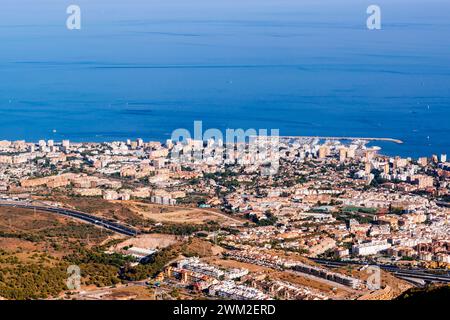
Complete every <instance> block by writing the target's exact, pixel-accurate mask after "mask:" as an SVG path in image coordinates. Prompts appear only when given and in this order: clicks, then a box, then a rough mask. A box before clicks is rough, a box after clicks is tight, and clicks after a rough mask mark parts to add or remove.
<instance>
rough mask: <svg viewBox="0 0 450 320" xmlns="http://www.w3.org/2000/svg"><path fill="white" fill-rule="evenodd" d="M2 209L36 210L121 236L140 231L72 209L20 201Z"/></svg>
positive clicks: (1, 203)
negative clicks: (75, 220) (78, 220)
mask: <svg viewBox="0 0 450 320" xmlns="http://www.w3.org/2000/svg"><path fill="white" fill-rule="evenodd" d="M0 207H12V208H23V209H31V210H34V209H36V210H38V211H45V212H51V213H57V214H60V215H64V216H69V217H72V218H76V219H80V220H83V221H85V222H88V223H91V224H94V225H96V226H99V227H103V228H105V229H108V230H111V231H113V232H116V233H120V234H123V235H126V236H136V235H137V234H139V231H137V230H136V229H134V228H131V227H128V226H125V225H123V224H120V223H118V222H114V221H110V220H107V219H105V218H100V217H96V216H93V215H91V214H89V213H85V212H81V211H77V210H72V209H66V208H60V207H53V206H48V205H34V204H32V203H28V202H20V201H0Z"/></svg>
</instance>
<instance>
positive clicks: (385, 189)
mask: <svg viewBox="0 0 450 320" xmlns="http://www.w3.org/2000/svg"><path fill="white" fill-rule="evenodd" d="M260 142H261V141H260ZM266 142H267V141H266ZM249 144H250V143H249V142H239V143H237V142H236V143H234V144H233V145H232V146H231V148H230V145H228V146H226V147H225V146H224V145H223V144H222V143H219V142H217V141H215V140H213V139H210V140H208V141H200V140H191V139H187V140H186V141H182V142H179V141H171V140H168V141H166V142H165V143H161V142H145V141H143V140H142V139H137V140H135V141H134V140H133V141H130V140H128V141H123V142H104V143H74V142H71V141H68V140H63V141H58V142H56V141H52V140H48V141H44V140H41V141H39V142H38V143H30V142H25V141H0V205H1V206H3V207H16V208H17V207H22V208H26V207H27V206H29V208H34V209H35V210H36V208H38V209H39V208H40V209H39V210H41V209H42V208H44V209H45V208H67V209H71V210H77V211H80V212H81V211H83V212H84V213H86V214H89V215H92V216H94V217H95V212H86V211H87V210H81V209H80V208H77V207H76V206H72V207H71V208H69V207H68V205H67V204H65V203H64V201H63V200H61V199H68V198H71V199H80V200H79V201H81V200H82V199H98V201H99V203H100V201H103V202H108V203H111V204H118V203H119V204H121V205H127V206H128V205H129V206H133V208H138V209H139V208H147V207H148V208H158V210H159V211H158V212H156V213H152V215H151V217H150V218H149V216H146V215H145V214H142V219H141V220H139V221H132V220H127V221H122V220H121V218H120V217H115V216H110V217H106V218H107V220H105V221H109V222H110V223H111V224H117V225H121V226H124V228H125V227H126V228H130V230H133V232H135V234H134V235H127V234H126V232H125V234H118V235H117V237H118V238H119V241H116V242H118V244H117V243H116V244H115V245H114V246H111V247H110V248H108V250H105V252H106V254H120V255H122V256H127V257H130V258H132V263H131V264H132V265H134V266H136V265H139V264H142V265H145V264H151V263H152V261H154V260H153V259H152V256H153V255H157V254H158V252H160V251H161V250H163V248H164V247H167V246H166V245H159V244H158V245H154V244H152V245H146V241H145V239H146V237H155V235H158V236H162V235H164V234H168V235H172V236H174V238H173V239H172V238H171V241H172V240H173V242H179V243H181V244H186V243H191V244H192V243H193V241H194V239H195V241H201V242H199V243H201V244H202V245H203V246H206V245H205V244H208V248H209V249H210V250H211V252H212V253H211V254H210V255H209V254H202V250H201V249H199V250H198V251H197V252H195V251H194V252H193V253H191V254H190V255H188V254H180V255H179V256H177V257H175V258H174V259H173V260H172V261H170V262H168V263H165V264H163V265H162V266H161V267H160V268H159V270H156V271H157V272H156V273H155V274H154V275H152V276H149V277H148V278H146V279H135V280H139V281H145V283H144V286H148V287H150V288H151V289H152V292H153V295H154V297H155V298H157V297H158V295H160V296H161V295H162V296H163V297H164V296H165V297H167V296H168V294H169V295H170V294H172V297H173V298H175V297H178V298H179V297H183V298H195V297H207V298H210V299H217V298H220V299H321V300H322V299H389V298H394V297H395V296H398V295H400V294H401V293H402V292H403V291H405V290H407V289H408V288H410V287H413V286H423V285H424V284H426V283H430V282H433V283H434V282H435V283H440V282H443V283H446V279H447V280H448V279H449V278H448V270H449V269H450V224H449V218H450V209H449V207H450V163H449V162H447V157H446V155H445V154H442V155H441V154H439V155H429V156H428V157H425V156H424V157H422V158H418V159H412V158H402V157H389V156H385V155H383V154H382V151H380V148H377V147H374V146H369V144H368V141H365V140H364V139H356V138H354V139H352V140H336V139H335V140H327V139H321V138H305V137H303V138H302V137H298V138H295V137H286V138H283V137H280V138H279V139H277V147H276V152H274V149H273V146H272V147H271V152H267V153H264V154H262V153H260V152H255V150H254V149H252V148H251V146H249ZM370 144H373V143H372V142H371V143H370ZM230 150H231V151H230ZM258 150H260V149H258ZM268 173H269V174H268ZM1 206H0V209H1V208H2V207H1ZM142 210H143V211H145V210H144V209H142ZM196 210H197V211H196ZM177 212H179V213H180V214H179V215H178V216H177V219H178V220H180V219H181V218H183V216H182V215H183V214H184V212H186V215H188V214H193V213H194V212H198V213H199V214H203V215H209V216H210V217H211V218H210V219H209V218H208V217H209V216H207V218H205V219H204V220H202V221H200V222H193V221H191V222H190V221H187V222H186V221H178V220H177V222H176V223H178V225H182V224H183V223H188V224H189V226H191V225H194V226H195V228H194V229H192V230H184V231H180V232H174V231H173V230H172V229H169V228H166V227H170V226H172V227H174V224H173V223H175V221H171V220H170V219H171V218H170V217H171V216H170V215H173V216H175V215H176V214H177ZM54 215H57V213H54ZM165 215H168V218H167V219H166V218H165ZM179 216H181V218H180V217H179ZM75 218H76V217H75ZM102 218H105V217H104V216H103V217H102ZM159 218H161V220H159ZM68 219H70V218H68ZM94 219H97V218H94ZM215 219H216V220H215ZM217 219H218V220H217ZM187 220H189V219H187ZM99 221H104V220H100V217H99V220H95V221H93V224H94V225H95V224H97V226H96V228H98V227H102V224H103V227H105V228H104V229H109V230H107V232H110V233H111V234H114V233H115V231H117V230H114V229H111V228H110V227H108V225H107V223H108V222H101V223H99ZM217 221H219V222H217ZM88 222H89V221H88ZM90 222H92V221H90ZM119 231H120V230H119ZM119 233H120V232H119ZM131 234H132V233H131ZM7 236H8V235H7V234H6V235H5V234H3V233H2V234H1V237H7ZM138 240H140V241H138ZM120 241H123V242H124V244H127V245H120ZM133 241H134V242H133ZM130 243H131V244H130ZM211 248H212V249H211ZM209 249H208V250H209ZM205 250H206V249H205ZM208 252H209V251H208ZM371 266H381V269H380V270H379V271H378V272H381V278H380V279H381V280H379V281H378V282H379V283H377V281H375V282H374V281H372V280H371V275H373V272H375V271H376V270H375V271H373V270H371V271H370V272H369V269H370V268H371ZM389 268H391V269H389ZM414 270H420V272H417V273H418V274H419V273H420V274H426V275H427V276H423V277H422V278H421V277H419V276H417V277H416V276H414V274H413V272H414ZM445 270H446V271H445ZM408 272H410V273H408ZM433 275H436V279H435V278H433V277H434V276H433ZM136 283H137V282H132V281H130V282H129V283H128V284H127V283H126V282H124V283H122V284H117V285H116V286H114V287H108V288H106V289H105V288H101V286H97V288H95V289H92V288H77V289H72V294H74V295H75V297H77V298H80V299H91V298H92V299H94V298H96V299H102V298H107V297H111V296H108V295H110V294H111V293H113V292H114V291H115V290H117V288H121V286H127V285H128V286H133V285H136ZM447 283H448V282H447ZM99 287H100V288H99ZM175 291H176V294H175V293H174V292H175ZM158 292H159V293H158ZM0 296H2V292H1V287H0ZM129 297H131V298H136V296H133V295H130V296H129Z"/></svg>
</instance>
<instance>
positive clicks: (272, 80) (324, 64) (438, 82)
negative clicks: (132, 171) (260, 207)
mask: <svg viewBox="0 0 450 320" xmlns="http://www.w3.org/2000/svg"><path fill="white" fill-rule="evenodd" d="M374 3H375V4H376V5H377V6H378V7H379V9H380V13H381V15H380V21H381V29H379V30H377V29H375V30H370V29H368V27H367V23H366V21H367V19H368V17H369V16H370V13H369V14H368V13H367V9H368V7H369V5H372V4H374ZM74 4H75V5H77V6H78V7H79V8H80V13H81V14H80V21H81V25H80V26H81V29H79V30H77V29H75V30H70V29H68V28H67V25H66V22H67V19H68V17H69V16H70V13H69V14H68V13H67V8H68V6H69V5H74ZM194 121H202V125H203V129H204V130H206V129H209V128H217V129H219V130H222V131H223V132H225V130H226V129H238V128H242V129H244V130H247V129H256V130H258V129H269V130H270V129H279V132H280V134H281V135H289V136H352V137H353V136H356V137H385V138H395V139H400V140H402V141H403V142H404V143H403V144H395V143H388V142H383V143H381V142H375V143H372V145H378V146H380V147H382V151H381V152H382V153H384V154H388V155H392V156H395V155H400V156H411V157H419V156H431V155H432V154H442V153H450V1H448V0H427V1H423V0H408V1H406V0H376V1H375V0H374V1H365V0H340V1H336V0H127V1H122V0H120V1H119V0H95V1H93V0H71V1H65V0H39V1H35V0H2V1H1V2H0V140H3V139H8V140H27V141H37V140H40V139H53V140H55V141H60V140H62V139H69V140H71V141H79V142H83V141H113V140H125V139H136V138H143V139H144V140H146V141H148V140H159V141H165V140H166V139H169V138H171V136H172V133H173V131H174V130H176V129H181V128H184V129H187V130H190V131H193V130H194Z"/></svg>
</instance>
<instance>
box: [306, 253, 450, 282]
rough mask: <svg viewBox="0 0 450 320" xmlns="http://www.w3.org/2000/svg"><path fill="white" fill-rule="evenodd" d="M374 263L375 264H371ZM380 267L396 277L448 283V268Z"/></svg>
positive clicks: (322, 261) (328, 262)
mask: <svg viewBox="0 0 450 320" xmlns="http://www.w3.org/2000/svg"><path fill="white" fill-rule="evenodd" d="M311 260H312V261H314V262H316V263H319V264H322V265H324V266H326V267H329V268H339V267H343V266H347V265H352V264H353V265H360V266H363V265H366V264H365V263H358V262H346V261H333V260H325V259H311ZM371 265H374V266H375V264H371ZM376 266H378V267H380V268H381V269H383V270H385V271H388V272H390V273H392V274H393V275H395V276H396V277H398V278H401V279H405V280H409V279H416V280H420V281H425V282H439V283H450V272H449V271H448V270H439V271H441V273H440V274H437V273H431V272H430V270H427V269H403V268H399V267H396V266H391V265H383V264H380V265H376Z"/></svg>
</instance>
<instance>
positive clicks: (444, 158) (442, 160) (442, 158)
mask: <svg viewBox="0 0 450 320" xmlns="http://www.w3.org/2000/svg"><path fill="white" fill-rule="evenodd" d="M441 162H442V163H444V162H447V155H446V154H441Z"/></svg>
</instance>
